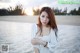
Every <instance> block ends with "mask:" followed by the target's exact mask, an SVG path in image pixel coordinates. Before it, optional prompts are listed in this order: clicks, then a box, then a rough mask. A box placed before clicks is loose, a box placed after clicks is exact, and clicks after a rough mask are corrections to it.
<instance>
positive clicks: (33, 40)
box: [31, 38, 39, 45]
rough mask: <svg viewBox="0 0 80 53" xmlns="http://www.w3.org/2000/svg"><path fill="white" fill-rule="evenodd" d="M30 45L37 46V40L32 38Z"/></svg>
mask: <svg viewBox="0 0 80 53" xmlns="http://www.w3.org/2000/svg"><path fill="white" fill-rule="evenodd" d="M31 43H32V44H33V45H38V44H39V39H38V38H33V39H32V40H31Z"/></svg>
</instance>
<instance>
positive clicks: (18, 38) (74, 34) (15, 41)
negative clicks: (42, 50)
mask: <svg viewBox="0 0 80 53" xmlns="http://www.w3.org/2000/svg"><path fill="white" fill-rule="evenodd" d="M31 27H32V23H22V22H7V21H0V52H2V45H4V46H5V45H8V46H9V48H8V49H9V51H8V53H33V48H32V46H31V44H30V38H31ZM58 28H59V45H58V46H57V49H56V50H57V52H56V53H60V51H61V52H62V50H61V48H64V50H65V51H66V50H67V49H68V50H67V51H69V49H72V48H73V47H74V45H73V46H72V44H73V43H74V41H77V42H76V43H78V45H79V44H80V43H79V41H80V39H79V38H80V36H79V35H80V32H79V31H80V26H70V25H58ZM65 41H66V42H65ZM67 42H68V43H69V44H68V43H67ZM75 45H76V44H75ZM67 46H69V47H67ZM70 46H72V47H70ZM6 48H7V47H6ZM59 48H60V49H59ZM3 49H5V48H3ZM79 49H80V48H79ZM58 51H59V52H58Z"/></svg>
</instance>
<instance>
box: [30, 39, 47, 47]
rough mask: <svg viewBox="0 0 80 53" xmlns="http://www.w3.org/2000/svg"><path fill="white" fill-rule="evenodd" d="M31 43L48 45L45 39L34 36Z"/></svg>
mask: <svg viewBox="0 0 80 53" xmlns="http://www.w3.org/2000/svg"><path fill="white" fill-rule="evenodd" d="M31 43H32V44H33V45H43V46H45V45H46V41H43V40H41V39H39V38H33V39H32V40H31Z"/></svg>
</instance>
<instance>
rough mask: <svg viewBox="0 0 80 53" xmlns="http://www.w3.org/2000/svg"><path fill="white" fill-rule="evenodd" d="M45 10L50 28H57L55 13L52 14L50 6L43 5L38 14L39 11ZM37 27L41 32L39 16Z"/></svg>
mask: <svg viewBox="0 0 80 53" xmlns="http://www.w3.org/2000/svg"><path fill="white" fill-rule="evenodd" d="M43 11H45V12H47V13H48V19H49V23H48V25H49V26H50V27H51V28H52V29H56V30H57V25H56V21H55V15H54V11H53V10H52V9H51V8H50V7H43V8H42V9H41V11H40V15H41V13H42V12H43ZM37 25H38V27H39V28H40V30H41V32H42V23H41V21H40V16H39V17H38V24H37Z"/></svg>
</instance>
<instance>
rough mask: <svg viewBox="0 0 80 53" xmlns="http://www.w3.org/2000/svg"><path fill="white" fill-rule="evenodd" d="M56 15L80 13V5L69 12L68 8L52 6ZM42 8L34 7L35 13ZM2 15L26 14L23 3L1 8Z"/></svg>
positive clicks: (0, 13) (37, 13)
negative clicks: (13, 6)
mask: <svg viewBox="0 0 80 53" xmlns="http://www.w3.org/2000/svg"><path fill="white" fill-rule="evenodd" d="M52 10H53V12H54V13H55V15H80V7H79V8H78V10H76V9H73V10H71V11H70V12H69V13H67V8H65V9H64V10H62V9H58V8H56V9H54V8H52ZM39 12H40V9H36V10H35V9H34V8H33V13H34V14H33V15H39ZM0 15H26V14H25V13H24V11H23V8H22V5H16V6H15V8H14V9H13V8H12V7H9V8H8V9H0Z"/></svg>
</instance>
